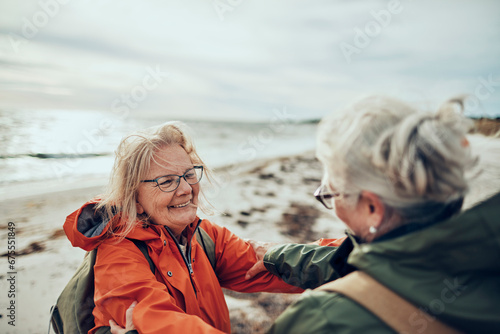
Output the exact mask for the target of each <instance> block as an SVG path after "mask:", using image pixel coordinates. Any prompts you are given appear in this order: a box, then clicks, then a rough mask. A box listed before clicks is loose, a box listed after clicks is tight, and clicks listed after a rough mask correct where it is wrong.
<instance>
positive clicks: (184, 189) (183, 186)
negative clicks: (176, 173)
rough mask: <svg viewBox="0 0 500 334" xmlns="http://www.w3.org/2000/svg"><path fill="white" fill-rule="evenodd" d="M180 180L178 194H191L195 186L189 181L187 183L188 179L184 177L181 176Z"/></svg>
mask: <svg viewBox="0 0 500 334" xmlns="http://www.w3.org/2000/svg"><path fill="white" fill-rule="evenodd" d="M179 182H180V183H179V187H177V191H176V194H177V195H179V196H180V195H187V194H190V193H191V191H192V190H193V188H191V185H190V184H189V183H187V181H186V180H185V179H184V178H183V177H181V179H180V180H179Z"/></svg>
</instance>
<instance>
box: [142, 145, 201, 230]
mask: <svg viewBox="0 0 500 334" xmlns="http://www.w3.org/2000/svg"><path fill="white" fill-rule="evenodd" d="M155 160H156V161H157V162H158V163H159V164H158V163H156V162H155V161H151V167H150V169H149V172H148V174H147V176H146V178H145V179H150V180H151V179H156V178H158V177H160V176H164V175H170V174H175V175H183V174H184V173H185V172H186V170H188V169H190V168H192V167H193V163H192V162H191V159H190V158H189V155H188V154H187V153H186V151H185V150H184V149H183V148H182V147H181V146H179V145H172V146H164V147H162V148H160V150H159V151H158V152H157V153H156V155H155ZM199 192H200V184H199V183H197V184H193V185H190V184H188V183H187V182H186V180H184V179H183V178H181V179H180V184H179V187H178V188H177V189H176V190H174V191H171V192H167V193H166V192H163V191H161V190H160V189H159V188H158V187H157V186H156V183H154V182H148V183H142V184H141V186H140V187H139V190H138V195H137V213H139V214H143V213H146V214H147V215H148V216H149V217H150V219H151V220H152V221H153V222H154V223H156V224H160V225H166V226H168V227H169V228H170V229H171V230H172V232H173V233H174V234H175V235H176V236H179V235H180V234H181V233H182V231H184V229H185V228H186V226H188V225H189V224H191V223H192V222H193V220H194V219H195V218H196V211H197V209H198V194H199Z"/></svg>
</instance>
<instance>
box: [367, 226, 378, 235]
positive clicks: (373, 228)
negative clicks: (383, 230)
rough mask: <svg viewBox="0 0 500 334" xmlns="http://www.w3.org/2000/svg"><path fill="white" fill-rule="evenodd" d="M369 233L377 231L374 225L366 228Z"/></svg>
mask: <svg viewBox="0 0 500 334" xmlns="http://www.w3.org/2000/svg"><path fill="white" fill-rule="evenodd" d="M368 231H369V232H370V233H371V234H375V233H377V228H376V227H375V226H370V229H369V230H368Z"/></svg>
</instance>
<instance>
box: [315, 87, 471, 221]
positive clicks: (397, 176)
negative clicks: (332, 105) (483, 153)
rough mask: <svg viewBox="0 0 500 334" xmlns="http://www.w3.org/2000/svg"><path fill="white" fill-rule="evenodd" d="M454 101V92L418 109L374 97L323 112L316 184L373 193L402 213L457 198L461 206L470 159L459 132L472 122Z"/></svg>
mask: <svg viewBox="0 0 500 334" xmlns="http://www.w3.org/2000/svg"><path fill="white" fill-rule="evenodd" d="M457 106H459V107H460V109H462V108H463V100H462V99H461V98H456V99H452V100H449V101H447V102H446V103H445V104H443V105H442V106H441V107H440V108H439V110H438V111H437V112H435V113H433V112H421V111H418V110H416V109H414V108H412V107H410V106H408V105H407V104H405V103H403V102H401V101H398V100H395V99H392V98H387V97H381V96H373V97H368V98H364V99H361V100H359V101H358V102H356V103H354V104H353V105H352V106H350V107H348V108H346V109H344V110H342V111H340V112H337V113H335V114H332V115H331V116H329V117H327V118H325V119H324V120H322V121H321V123H320V127H319V133H318V145H317V156H318V158H319V160H320V161H321V162H322V163H323V166H324V168H325V177H324V180H323V183H324V184H326V185H327V186H330V187H332V188H334V189H335V191H339V192H342V193H346V194H349V193H353V194H359V193H360V192H361V191H362V190H367V191H370V192H373V193H375V194H376V195H378V196H379V198H380V199H381V200H382V201H383V203H384V204H385V205H386V206H387V207H388V208H392V209H394V210H395V211H396V212H397V213H398V214H399V216H400V217H401V218H402V219H403V220H405V217H406V218H408V219H418V217H416V216H419V215H420V216H425V215H426V214H427V215H428V214H429V212H425V211H428V210H429V209H430V210H434V209H433V208H436V207H443V205H447V204H449V203H454V202H457V201H458V202H460V205H459V208H460V206H461V203H462V200H463V197H464V195H465V194H466V192H467V190H468V181H467V179H466V176H465V173H466V171H467V170H468V169H470V168H471V167H473V166H474V165H475V163H476V160H477V159H475V158H473V157H472V155H471V152H470V149H469V145H468V142H467V139H466V137H465V135H466V133H467V130H468V129H469V128H470V126H471V122H470V121H468V120H467V119H465V117H463V116H462V115H461V114H460V113H458V112H457V110H456V109H457V108H456V107H457ZM352 197H353V198H356V196H352ZM415 215H416V216H415ZM408 216H413V217H408ZM429 218H430V217H429Z"/></svg>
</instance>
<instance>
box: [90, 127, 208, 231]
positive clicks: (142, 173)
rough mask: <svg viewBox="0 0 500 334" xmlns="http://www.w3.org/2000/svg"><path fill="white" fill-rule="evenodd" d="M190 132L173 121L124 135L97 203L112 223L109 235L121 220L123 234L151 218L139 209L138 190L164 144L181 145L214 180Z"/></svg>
mask: <svg viewBox="0 0 500 334" xmlns="http://www.w3.org/2000/svg"><path fill="white" fill-rule="evenodd" d="M187 132H188V128H187V126H186V125H185V124H183V123H181V122H177V121H174V122H167V123H164V124H162V125H160V126H157V127H151V128H147V129H144V130H141V131H138V132H137V133H134V134H131V135H129V136H127V137H125V138H124V139H122V141H121V142H120V144H119V145H118V148H117V149H116V151H115V155H116V156H115V162H114V165H113V169H112V172H111V176H110V179H109V183H108V186H107V189H106V192H105V193H104V195H102V196H101V199H100V202H99V204H98V206H97V209H98V210H99V209H100V211H101V212H103V213H104V216H105V219H106V220H107V221H109V224H111V226H110V228H109V234H110V235H111V234H114V233H116V232H118V231H117V228H118V224H119V225H120V226H119V228H120V231H119V232H120V235H121V236H122V237H125V236H126V235H127V234H128V233H129V232H130V231H131V230H132V229H133V228H134V226H135V225H136V224H137V223H138V222H142V223H147V222H148V217H146V216H144V215H139V214H138V213H137V209H136V202H137V192H138V189H139V186H140V185H141V180H142V179H144V178H145V177H146V176H147V173H148V171H149V169H150V167H151V162H152V161H154V162H156V163H159V162H158V161H157V160H156V154H157V152H158V150H159V149H161V148H162V147H164V146H171V145H180V146H181V147H182V148H183V149H184V150H185V151H186V153H187V154H188V155H189V158H190V159H191V162H192V163H193V164H194V165H202V166H203V167H204V171H205V175H206V178H207V179H208V181H209V182H211V179H212V176H211V171H210V169H209V168H207V166H206V165H205V164H204V163H203V161H202V159H201V158H200V157H199V156H198V154H197V152H196V148H195V146H194V143H193V141H192V140H191V138H190V136H189V135H188V133H187ZM200 193H201V195H202V196H201V197H202V199H203V200H205V201H207V200H206V198H205V196H204V195H203V190H200ZM207 203H208V201H207ZM200 208H201V209H202V210H203V211H206V206H205V205H203V204H200ZM117 213H119V214H120V219H113V217H114V216H115V215H116V214H117Z"/></svg>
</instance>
